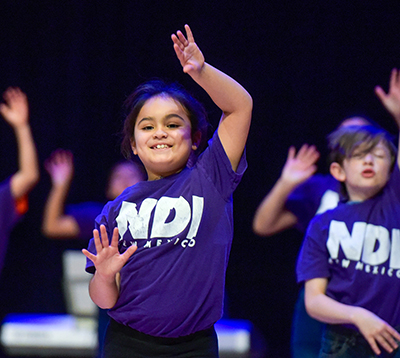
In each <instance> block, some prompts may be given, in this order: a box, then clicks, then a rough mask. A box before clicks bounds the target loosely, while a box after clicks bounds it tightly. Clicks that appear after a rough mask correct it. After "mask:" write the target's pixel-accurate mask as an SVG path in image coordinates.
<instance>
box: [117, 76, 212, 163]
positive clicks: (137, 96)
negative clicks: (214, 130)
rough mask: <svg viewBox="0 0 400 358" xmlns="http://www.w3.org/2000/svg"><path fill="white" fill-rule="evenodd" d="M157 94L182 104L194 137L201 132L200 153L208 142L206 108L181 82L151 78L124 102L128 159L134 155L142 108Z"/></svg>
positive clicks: (125, 144) (123, 145)
mask: <svg viewBox="0 0 400 358" xmlns="http://www.w3.org/2000/svg"><path fill="white" fill-rule="evenodd" d="M156 96H167V97H171V98H172V99H174V100H175V101H177V102H179V103H180V104H181V106H182V107H183V109H184V110H185V111H186V114H187V115H188V117H189V120H190V122H191V127H192V138H193V136H194V134H195V133H196V132H200V133H201V139H200V143H198V147H197V149H196V151H195V155H196V156H197V155H199V154H200V153H201V152H202V151H203V149H204V147H205V146H206V144H207V130H208V120H207V113H206V111H205V108H204V107H203V105H202V104H201V103H200V102H199V101H198V100H196V99H195V98H194V97H192V96H191V95H190V94H189V93H188V92H187V91H186V90H185V89H184V88H183V87H182V86H181V85H180V84H178V83H176V82H174V83H169V84H168V83H165V82H164V81H162V80H151V81H148V82H145V83H143V84H141V85H140V86H138V87H137V88H136V90H135V91H134V92H133V93H132V94H131V95H130V96H129V97H128V98H127V99H126V100H125V102H124V107H125V109H126V112H127V113H128V114H127V116H126V118H125V121H124V128H123V139H122V144H121V152H122V154H123V155H124V157H125V158H127V159H129V158H131V157H132V154H133V153H132V148H131V141H132V139H133V137H134V131H135V124H136V120H137V116H138V114H139V112H140V110H141V109H142V107H143V106H144V104H145V103H146V101H147V100H149V99H150V98H152V97H156Z"/></svg>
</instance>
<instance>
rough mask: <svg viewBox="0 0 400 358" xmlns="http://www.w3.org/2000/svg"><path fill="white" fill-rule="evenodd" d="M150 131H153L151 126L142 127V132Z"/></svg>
mask: <svg viewBox="0 0 400 358" xmlns="http://www.w3.org/2000/svg"><path fill="white" fill-rule="evenodd" d="M152 129H153V126H150V125H148V126H144V127H142V130H144V131H149V130H152Z"/></svg>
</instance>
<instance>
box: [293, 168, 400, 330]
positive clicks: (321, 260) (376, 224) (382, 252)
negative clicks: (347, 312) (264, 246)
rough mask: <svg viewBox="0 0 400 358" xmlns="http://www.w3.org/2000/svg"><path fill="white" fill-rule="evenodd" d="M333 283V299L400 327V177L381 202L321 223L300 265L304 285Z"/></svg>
mask: <svg viewBox="0 0 400 358" xmlns="http://www.w3.org/2000/svg"><path fill="white" fill-rule="evenodd" d="M318 277H321V278H325V277H326V278H328V286H327V291H326V294H327V296H329V297H331V298H333V299H335V300H336V301H339V302H341V303H344V304H347V305H353V306H361V307H364V308H366V309H368V310H370V311H372V312H373V313H375V314H376V315H377V316H379V317H380V318H382V319H383V320H385V321H387V322H388V323H389V324H390V325H392V326H397V325H399V324H400V304H399V297H400V172H399V168H398V166H397V165H396V167H395V169H394V171H393V173H392V175H391V178H390V179H389V182H388V183H387V185H386V186H385V188H384V189H383V190H382V191H381V192H380V193H379V194H377V195H376V196H375V197H373V198H371V199H369V200H366V201H363V202H360V203H344V204H339V206H338V207H337V208H336V209H333V210H329V211H327V212H326V213H324V214H321V215H319V216H317V217H315V218H314V219H313V220H312V222H311V223H310V226H309V228H308V230H307V234H306V238H305V241H304V243H303V247H302V249H301V252H300V256H299V260H298V263H297V279H298V281H299V282H302V281H307V280H310V279H313V278H318Z"/></svg>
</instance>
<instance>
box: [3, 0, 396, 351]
mask: <svg viewBox="0 0 400 358" xmlns="http://www.w3.org/2000/svg"><path fill="white" fill-rule="evenodd" d="M399 5H400V4H399V3H398V2H395V1H385V0H383V1H372V0H362V1H361V0H353V1H348V0H332V1H318V0H315V1H307V0H305V1H304V0H291V1H288V0H272V1H265V0H264V1H261V0H260V1H252V0H249V1H239V0H231V1H226V0H219V1H215V0H213V1H208V0H203V1H190V2H189V1H186V2H183V1H173V2H172V1H158V0H156V1H87V0H68V1H56V0H48V1H21V0H13V1H11V0H3V1H2V2H1V5H0V16H1V21H0V36H1V41H0V53H1V56H0V91H4V90H5V89H6V88H7V87H8V86H10V85H16V86H20V87H21V88H22V89H23V90H24V91H25V92H26V93H27V94H28V97H29V100H30V105H31V123H32V128H33V132H34V136H35V139H36V142H37V148H38V151H39V158H40V163H41V165H42V164H43V161H44V160H45V159H46V158H47V157H48V156H49V155H50V153H51V152H52V151H53V150H54V149H56V148H59V147H62V148H66V149H70V150H72V151H73V153H74V155H75V160H76V175H75V180H74V183H73V187H72V190H71V194H70V196H69V202H80V201H86V200H102V198H103V192H104V186H105V180H106V176H107V172H108V169H109V168H110V166H111V165H112V163H114V162H115V161H116V160H118V159H120V154H119V146H118V145H119V138H118V135H117V133H118V131H119V130H120V127H121V122H122V118H123V117H122V112H121V104H122V102H123V100H124V98H125V97H126V95H128V94H129V93H130V92H131V91H132V90H133V89H134V88H135V87H136V86H137V85H138V84H139V83H141V82H143V81H145V80H147V79H149V78H151V77H154V76H157V77H162V78H165V79H167V80H178V81H179V82H181V83H182V84H183V85H185V86H186V87H187V88H188V89H189V90H191V91H192V92H193V93H194V94H195V95H196V96H197V97H198V98H199V99H200V100H202V101H203V102H204V103H205V104H206V106H207V108H208V110H209V112H210V119H211V122H212V123H213V124H214V126H215V125H216V124H217V122H218V119H219V111H218V109H216V108H215V106H214V105H213V104H212V103H211V101H210V100H209V99H208V98H207V96H206V95H205V94H204V93H203V92H202V91H201V90H199V88H198V87H197V86H196V85H195V84H194V83H193V82H192V81H191V79H190V78H189V77H188V76H187V75H184V74H183V73H182V70H181V66H180V64H179V63H178V61H177V59H176V57H175V53H174V51H173V49H172V44H171V40H170V34H171V33H172V32H174V31H176V30H177V29H183V25H184V24H185V23H189V24H190V25H191V27H192V30H193V32H194V35H195V39H196V42H197V43H198V44H199V46H200V48H201V49H202V51H203V53H204V54H205V57H206V60H207V61H208V62H210V63H211V64H213V65H215V66H216V67H218V68H220V69H222V70H223V71H225V72H227V73H228V74H230V75H231V76H233V77H234V78H235V79H237V80H238V81H239V82H240V83H241V84H243V85H244V87H245V88H246V89H248V91H249V92H250V93H251V95H252V96H253V98H254V117H253V118H254V119H253V125H252V128H251V132H250V136H249V141H248V148H247V154H248V161H249V169H248V171H247V173H246V175H245V177H244V179H243V181H242V183H241V185H240V187H239V188H238V190H237V192H236V194H235V204H236V206H235V228H236V231H235V238H234V245H233V248H232V255H231V260H230V266H229V269H228V274H227V292H228V297H229V307H228V311H229V314H230V316H231V317H234V318H244V319H249V320H251V321H252V322H253V323H254V324H255V326H256V327H258V329H259V331H260V332H261V333H262V335H263V336H264V337H265V340H266V342H267V344H268V347H269V353H270V356H271V357H272V356H274V357H282V358H285V357H288V356H289V336H290V323H291V315H292V311H293V305H294V301H295V299H296V294H297V286H296V283H295V276H294V266H295V260H296V255H297V252H298V249H299V246H300V243H301V239H302V238H301V235H299V234H298V233H297V232H295V231H294V230H292V231H288V232H285V233H283V234H280V235H276V236H275V237H272V238H268V239H263V238H259V237H257V236H255V235H254V234H253V233H252V231H251V220H252V217H253V214H254V211H255V209H256V207H257V205H258V204H259V202H260V201H261V199H262V197H263V196H264V195H265V194H266V192H267V191H268V190H269V189H270V188H271V186H272V185H273V183H274V181H275V180H276V179H277V178H278V176H279V174H280V169H281V167H282V165H283V164H284V161H285V159H286V153H287V149H288V147H289V146H290V145H292V144H294V145H296V146H300V145H301V144H302V143H304V142H308V143H313V144H316V145H317V146H318V148H319V149H320V151H321V153H322V157H323V158H324V157H325V155H326V150H325V145H326V143H325V137H326V135H327V133H329V132H330V131H331V130H332V129H333V128H334V127H335V126H336V125H337V124H338V123H339V121H340V120H341V119H343V118H344V117H346V116H349V115H353V114H362V115H367V116H369V117H371V118H373V119H374V120H375V121H377V122H379V123H380V124H381V125H383V126H384V127H386V128H387V129H389V130H390V131H391V132H392V133H394V134H395V133H396V127H395V125H394V123H392V121H391V118H390V117H389V116H388V115H387V113H386V112H385V111H384V110H383V108H382V107H381V105H380V103H379V101H378V100H377V98H375V95H374V92H373V89H374V86H375V85H377V84H380V85H382V86H384V88H385V89H386V88H387V83H388V79H389V75H390V70H391V69H392V68H393V67H396V66H400V56H399V55H400V47H399V44H400V41H399V31H400V26H399V24H400V22H399V20H400V19H399V14H400V12H399V10H400V6H399ZM0 135H1V147H0V180H2V179H5V178H6V177H7V176H9V175H10V174H11V173H13V172H14V171H15V169H16V165H17V164H16V148H15V138H14V136H13V133H12V131H11V129H10V128H9V127H8V126H7V125H6V124H5V123H4V122H3V121H1V122H0ZM320 171H326V166H325V162H324V160H321V162H320ZM41 172H42V178H41V181H40V183H39V185H38V186H37V187H36V188H35V189H34V191H33V192H32V194H31V199H30V211H29V213H28V214H27V215H26V217H25V219H24V220H23V221H22V222H21V223H20V225H18V227H17V228H16V229H15V231H14V233H13V235H12V239H11V242H10V246H9V250H8V252H7V260H6V266H5V268H4V270H3V272H2V274H1V277H0V300H1V301H0V314H1V317H3V316H4V315H5V314H7V313H9V312H63V311H64V310H65V308H64V302H63V298H62V292H61V285H60V277H61V263H60V258H61V256H60V255H61V252H62V251H63V250H64V249H65V248H70V247H77V246H79V244H77V243H74V242H72V241H68V242H57V241H50V240H48V239H45V238H44V237H42V236H41V234H40V223H41V216H42V211H43V204H44V201H45V198H46V195H47V193H48V190H49V188H50V181H49V178H48V176H47V174H46V172H45V171H44V170H43V168H42V169H41Z"/></svg>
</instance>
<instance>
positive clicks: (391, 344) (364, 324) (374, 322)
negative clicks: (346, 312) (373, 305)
mask: <svg viewBox="0 0 400 358" xmlns="http://www.w3.org/2000/svg"><path fill="white" fill-rule="evenodd" d="M355 323H356V325H357V327H358V329H359V330H360V332H361V334H362V335H363V336H364V338H365V339H366V340H367V342H368V343H369V345H370V346H371V348H372V350H373V351H374V352H375V353H376V354H377V355H380V354H381V350H380V349H379V346H381V347H382V348H384V349H385V350H386V351H387V352H389V353H391V352H393V350H395V349H396V348H397V347H398V342H399V341H400V334H399V332H397V331H396V330H395V329H394V328H393V327H391V326H390V325H389V324H387V323H386V322H385V321H384V320H382V319H381V318H379V317H378V316H376V315H375V314H373V313H372V312H370V311H368V310H366V309H364V308H361V307H358V313H357V315H356V318H355ZM378 345H379V346H378Z"/></svg>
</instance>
